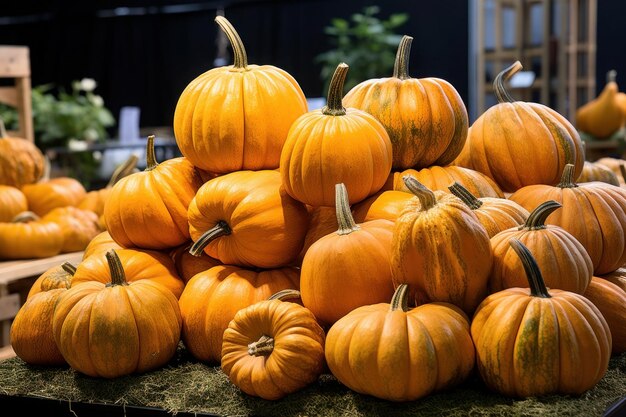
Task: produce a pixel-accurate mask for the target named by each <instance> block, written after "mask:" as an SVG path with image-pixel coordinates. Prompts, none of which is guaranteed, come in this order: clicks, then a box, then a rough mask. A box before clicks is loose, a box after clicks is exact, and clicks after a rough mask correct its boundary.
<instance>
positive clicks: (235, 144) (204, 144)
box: [174, 16, 307, 173]
mask: <svg viewBox="0 0 626 417" xmlns="http://www.w3.org/2000/svg"><path fill="white" fill-rule="evenodd" d="M215 21H216V22H217V24H218V25H219V26H220V28H221V29H222V30H223V31H224V33H226V36H227V37H228V39H229V40H230V44H231V46H232V48H233V55H234V63H233V65H231V66H225V67H219V68H213V69H211V70H209V71H207V72H205V73H204V74H202V75H200V76H198V77H197V78H196V79H194V80H193V81H192V82H191V83H189V85H188V86H187V87H186V88H185V90H184V91H183V92H182V94H181V95H180V98H179V99H178V103H177V104H176V110H175V112H174V134H175V136H176V142H177V143H178V147H179V148H180V151H181V152H182V154H183V155H184V156H185V157H187V159H189V161H191V163H192V164H193V165H195V166H196V167H198V168H201V169H203V170H206V171H209V172H215V173H228V172H233V171H240V170H261V169H274V168H277V167H278V163H279V161H280V152H281V149H282V147H283V144H284V143H285V139H286V138H287V132H288V131H289V127H290V126H291V124H292V123H293V121H294V120H296V119H297V118H298V117H299V116H300V115H302V114H304V113H305V112H306V111H307V102H306V98H305V96H304V93H303V92H302V90H301V89H300V86H299V85H298V83H297V82H296V80H295V79H294V78H293V77H292V76H291V75H289V74H288V73H287V72H285V71H283V70H282V69H280V68H277V67H274V66H271V65H262V66H258V65H248V57H247V55H246V50H245V48H244V46H243V43H242V42H241V38H239V35H238V34H237V32H236V31H235V29H234V28H233V27H232V25H231V24H230V22H228V20H226V19H225V18H224V17H222V16H217V17H216V18H215Z"/></svg>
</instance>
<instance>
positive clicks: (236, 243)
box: [188, 170, 308, 268]
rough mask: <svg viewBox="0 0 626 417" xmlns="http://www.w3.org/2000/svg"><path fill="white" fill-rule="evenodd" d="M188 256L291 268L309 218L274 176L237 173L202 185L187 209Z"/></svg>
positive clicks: (277, 175)
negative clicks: (189, 245)
mask: <svg viewBox="0 0 626 417" xmlns="http://www.w3.org/2000/svg"><path fill="white" fill-rule="evenodd" d="M188 217H189V232H190V234H191V238H192V239H193V241H194V245H193V246H192V247H191V249H190V252H191V253H192V254H193V255H196V256H197V255H199V254H200V253H202V251H203V250H204V251H205V252H206V253H207V254H208V255H209V256H211V257H212V258H215V259H218V260H220V261H221V262H223V263H225V264H233V265H240V266H256V267H259V268H275V267H280V266H284V265H287V264H289V263H290V262H292V261H293V260H294V259H295V258H296V256H298V253H300V250H301V249H302V244H303V240H304V235H305V233H306V228H307V221H308V214H307V210H306V208H305V207H304V205H303V204H302V203H300V202H299V201H297V200H294V199H293V198H291V197H290V196H289V195H287V193H285V191H284V190H283V188H282V186H281V181H280V173H278V172H277V171H274V170H271V171H270V170H264V171H237V172H232V173H230V174H226V175H222V176H220V177H217V178H214V179H212V180H210V181H208V182H206V183H205V184H204V185H203V186H202V187H201V188H200V189H199V190H198V193H197V194H196V196H195V197H194V199H193V200H192V202H191V204H190V205H189V214H188Z"/></svg>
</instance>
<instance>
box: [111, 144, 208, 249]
mask: <svg viewBox="0 0 626 417" xmlns="http://www.w3.org/2000/svg"><path fill="white" fill-rule="evenodd" d="M201 185H202V179H201V178H200V176H199V175H198V173H197V172H196V170H195V168H194V167H193V165H191V163H190V162H189V161H188V160H187V159H185V158H174V159H170V160H168V161H165V162H162V163H160V164H159V163H157V161H156V155H155V154H154V136H152V135H151V136H149V137H148V141H147V145H146V169H145V170H144V171H143V172H138V173H135V174H132V175H129V176H127V177H124V178H122V179H121V180H120V181H119V182H118V183H117V184H115V185H114V186H113V188H112V189H111V192H110V195H109V199H108V200H107V203H106V205H105V207H104V217H105V221H106V226H107V230H108V232H109V233H110V234H111V237H112V238H113V240H115V241H116V242H117V243H118V244H119V245H120V246H122V247H125V248H132V247H138V248H142V249H168V248H173V247H175V246H179V245H182V244H183V243H185V242H187V241H188V240H189V227H188V225H187V209H188V208H189V203H191V200H192V199H193V197H194V196H195V195H196V192H197V191H198V189H199V188H200V186H201Z"/></svg>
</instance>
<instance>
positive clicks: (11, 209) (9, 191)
mask: <svg viewBox="0 0 626 417" xmlns="http://www.w3.org/2000/svg"><path fill="white" fill-rule="evenodd" d="M26 210H28V202H27V201H26V196H25V195H24V193H22V192H21V191H20V190H19V188H15V187H11V186H10V185H0V222H9V221H11V220H12V219H13V218H14V217H15V216H17V215H18V214H20V213H21V212H23V211H26Z"/></svg>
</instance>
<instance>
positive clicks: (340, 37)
mask: <svg viewBox="0 0 626 417" xmlns="http://www.w3.org/2000/svg"><path fill="white" fill-rule="evenodd" d="M378 13H380V8H379V7H378V6H369V7H365V8H364V9H363V11H362V12H360V13H355V14H353V15H352V16H351V18H350V19H351V21H348V20H345V19H340V18H335V19H332V21H331V25H330V26H327V27H326V28H325V29H324V33H326V34H327V35H328V36H329V41H330V43H331V44H332V45H333V46H334V48H333V49H331V50H329V51H326V52H324V53H321V54H319V55H318V56H317V57H316V59H315V60H316V62H318V63H321V64H322V71H321V73H320V76H321V78H322V80H324V89H323V90H322V92H323V93H322V95H323V94H325V92H326V91H327V90H328V83H329V82H330V77H331V76H332V75H333V72H334V71H335V68H336V67H337V64H339V63H340V62H345V63H346V64H348V65H349V66H350V74H349V76H348V79H347V80H346V84H345V88H346V91H347V90H350V89H351V88H352V87H354V86H355V85H357V84H358V83H359V82H361V81H364V80H367V79H369V78H379V77H382V76H386V74H389V73H390V72H391V71H392V70H393V64H394V61H395V56H396V48H397V47H398V44H399V43H400V39H401V38H402V36H400V35H398V34H396V33H394V31H395V29H397V28H399V27H400V26H402V25H403V24H404V23H405V22H406V21H407V20H408V19H409V15H408V14H407V13H395V14H392V15H390V16H389V18H388V19H387V20H381V19H380V18H378V17H377V16H376V15H377V14H378Z"/></svg>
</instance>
